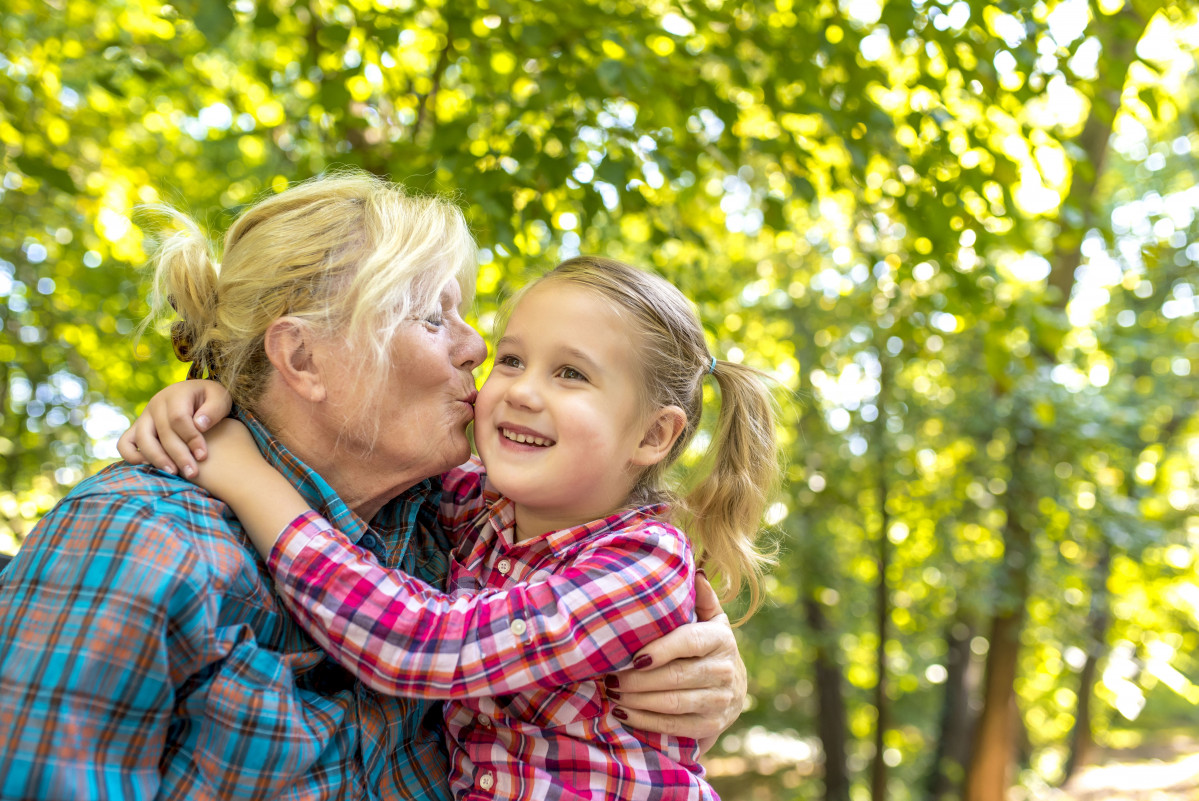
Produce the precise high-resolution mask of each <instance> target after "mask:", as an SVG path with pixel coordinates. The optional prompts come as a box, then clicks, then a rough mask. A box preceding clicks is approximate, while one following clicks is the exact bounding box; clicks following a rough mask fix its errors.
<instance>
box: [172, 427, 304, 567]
mask: <svg viewBox="0 0 1199 801" xmlns="http://www.w3.org/2000/svg"><path fill="white" fill-rule="evenodd" d="M206 437H207V441H208V442H207V444H208V458H207V459H205V460H204V461H202V462H200V463H199V467H200V469H199V473H198V475H197V476H196V478H195V482H196V484H198V485H199V486H201V487H203V488H204V489H205V490H207V491H208V492H209V493H210V494H211V495H213V496H214V497H216V498H217V499H219V500H221V501H224V502H225V503H227V504H228V505H229V507H230V508H231V509H232V510H233V513H234V514H235V515H237V519H238V520H239V521H240V522H241V524H242V527H243V528H244V529H245V530H246V534H248V535H249V537H250V541H251V542H253V543H254V547H255V548H256V549H257V550H258V552H259V553H260V554H262V558H263V559H266V558H268V557H270V554H271V549H272V548H274V547H275V542H276V541H277V540H278V539H279V534H280V533H281V532H282V531H283V529H284V528H285V527H286V526H287V525H288V524H289V523H291V522H292V521H293V520H295V519H296V518H297V517H299V516H300V515H302V514H303V513H304V512H307V511H308V509H309V507H308V503H307V501H305V500H304V498H303V497H302V496H301V495H300V493H299V492H297V491H296V488H295V487H293V486H292V485H291V483H290V482H288V480H287V479H286V478H284V477H283V475H282V474H281V473H280V472H279V471H278V470H276V469H275V468H274V467H272V466H271V465H270V463H268V462H267V460H266V459H265V458H264V457H263V455H262V454H261V453H260V452H259V450H258V446H257V445H256V444H255V442H254V438H253V437H252V436H250V432H249V430H248V429H247V428H246V427H245V426H244V425H242V424H241V423H240V422H238V421H237V420H232V419H229V420H222V421H221V422H219V423H217V424H216V426H214V427H213V429H212V430H211V431H210V432H208V434H207V435H206Z"/></svg>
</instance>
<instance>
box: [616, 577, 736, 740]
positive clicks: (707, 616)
mask: <svg viewBox="0 0 1199 801" xmlns="http://www.w3.org/2000/svg"><path fill="white" fill-rule="evenodd" d="M695 611H696V614H697V616H698V617H699V619H700V621H701V622H699V623H689V624H687V625H685V626H680V627H679V628H677V629H675V630H674V631H672V632H670V633H669V634H667V635H665V636H663V637H662V638H661V639H658V640H655V641H654V642H652V643H650V644H649V645H647V646H646V647H645V648H643V649H642V650H641V651H639V652H638V653H637V655H636V656H634V658H633V664H634V666H635V667H634V668H633V669H629V670H622V671H620V672H619V673H613V674H611V675H609V676H607V677H606V678H605V681H604V685H605V687H606V688H607V690H608V695H609V697H611V698H612V700H613V701H614V702H615V703H616V704H618V706H619V709H618V711H617V712H616V713H615V714H616V715H617V717H621V716H622V715H623V717H622V718H621V719H622V720H624V721H625V722H626V723H627V724H628V725H629V726H631V727H632V728H635V729H644V730H647V731H654V732H658V733H660V734H671V735H676V736H682V737H693V738H695V739H697V740H699V743H700V749H701V751H705V752H706V751H707V750H708V749H709V748H711V747H712V745H714V744H715V742H716V739H717V738H718V737H719V736H720V734H721V733H722V732H723V731H724V730H725V729H727V728H728V727H729V726H731V725H732V724H733V722H734V721H735V720H736V719H737V716H738V715H740V714H741V710H742V708H743V706H744V702H745V693H746V689H747V684H746V673H745V663H744V662H743V661H742V660H741V654H740V653H739V652H738V650H737V640H736V638H735V637H734V636H733V629H732V627H731V626H730V625H729V619H728V616H727V615H725V614H724V611H723V610H722V609H721V608H720V601H719V600H718V599H717V597H716V593H715V592H714V591H713V590H712V585H711V584H709V583H708V581H707V579H706V578H704V577H703V575H702V574H701V575H700V576H698V577H697V578H696V582H695ZM637 665H640V666H641V667H636V666H637Z"/></svg>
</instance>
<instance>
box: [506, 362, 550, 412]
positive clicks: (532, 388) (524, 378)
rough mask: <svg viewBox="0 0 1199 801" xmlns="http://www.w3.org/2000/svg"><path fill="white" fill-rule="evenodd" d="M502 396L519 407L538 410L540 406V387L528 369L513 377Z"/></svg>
mask: <svg viewBox="0 0 1199 801" xmlns="http://www.w3.org/2000/svg"><path fill="white" fill-rule="evenodd" d="M504 398H505V400H506V401H507V402H508V403H509V404H510V405H512V406H515V407H517V408H521V409H532V410H538V409H540V408H541V406H542V401H541V388H540V387H539V386H538V382H537V379H536V378H535V377H534V376H532V375H530V371H529V370H525V371H524V372H523V373H521V374H520V375H519V376H516V377H515V378H514V379H513V381H512V383H511V384H509V385H508V391H507V392H506V393H505V396H504Z"/></svg>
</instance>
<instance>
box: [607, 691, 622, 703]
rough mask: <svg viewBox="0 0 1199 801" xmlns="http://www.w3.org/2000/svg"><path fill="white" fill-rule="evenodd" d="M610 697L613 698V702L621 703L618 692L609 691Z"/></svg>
mask: <svg viewBox="0 0 1199 801" xmlns="http://www.w3.org/2000/svg"><path fill="white" fill-rule="evenodd" d="M608 697H609V698H611V699H612V700H613V701H619V700H620V693H618V692H616V690H608Z"/></svg>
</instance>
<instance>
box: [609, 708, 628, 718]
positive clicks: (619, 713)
mask: <svg viewBox="0 0 1199 801" xmlns="http://www.w3.org/2000/svg"><path fill="white" fill-rule="evenodd" d="M612 717H614V718H616V719H617V720H628V719H629V713H628V712H625V711H624V710H623V709H621V708H620V707H616V708H615V709H613V710H612Z"/></svg>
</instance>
